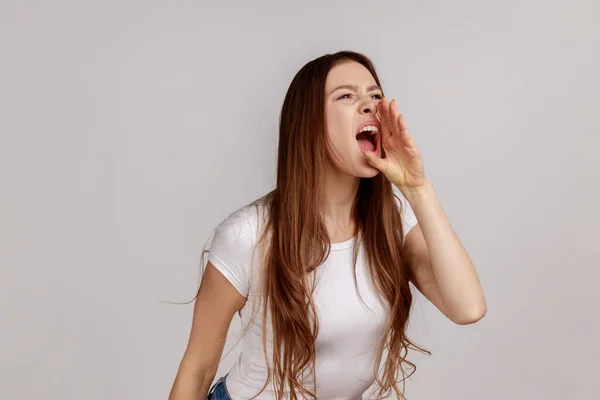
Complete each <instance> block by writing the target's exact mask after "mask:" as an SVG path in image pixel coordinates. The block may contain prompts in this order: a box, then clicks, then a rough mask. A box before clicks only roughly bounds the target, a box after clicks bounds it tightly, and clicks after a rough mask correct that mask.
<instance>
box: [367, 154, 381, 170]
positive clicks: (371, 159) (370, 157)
mask: <svg viewBox="0 0 600 400" xmlns="http://www.w3.org/2000/svg"><path fill="white" fill-rule="evenodd" d="M365 155H366V156H367V162H368V163H369V164H370V165H371V166H373V167H375V168H377V169H378V170H379V171H381V172H384V170H385V166H386V160H384V159H383V158H379V156H378V155H377V154H376V153H375V152H374V151H365Z"/></svg>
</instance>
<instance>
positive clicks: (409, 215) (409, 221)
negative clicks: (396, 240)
mask: <svg viewBox="0 0 600 400" xmlns="http://www.w3.org/2000/svg"><path fill="white" fill-rule="evenodd" d="M396 196H397V198H396V204H398V205H399V206H400V207H401V212H402V214H401V215H402V230H403V232H404V236H405V237H406V235H407V234H408V232H410V230H411V229H412V228H414V227H415V226H416V225H417V222H418V221H417V216H416V215H415V213H414V211H413V209H412V207H411V206H410V203H409V202H408V200H406V197H404V195H403V194H402V192H397V193H396Z"/></svg>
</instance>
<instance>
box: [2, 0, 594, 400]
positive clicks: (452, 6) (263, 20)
mask: <svg viewBox="0 0 600 400" xmlns="http://www.w3.org/2000/svg"><path fill="white" fill-rule="evenodd" d="M599 20H600V3H599V2H598V1H595V0H589V1H575V2H566V1H541V0H538V1H533V0H527V1H523V0H521V1H515V0H512V1H465V0H457V1H452V2H447V1H446V2H444V1H419V2H417V1H412V2H409V1H394V2H385V1H378V2H364V1H360V2H359V1H327V2H316V1H315V2H309V1H297V2H294V3H291V2H284V1H270V2H261V1H254V2H242V1H238V2H223V3H217V2H202V1H176V2H173V1H163V2H157V1H135V2H134V1H115V0H111V1H95V2H82V1H64V0H61V1H54V2H50V1H46V2H41V1H37V2H17V1H2V2H1V3H0V49H1V52H0V57H1V58H0V61H1V63H0V68H1V74H0V133H1V141H0V184H1V193H0V194H1V197H0V267H1V268H0V315H1V329H0V398H3V399H9V398H10V399H53V400H54V399H56V400H58V399H165V398H166V397H167V395H168V392H169V390H170V388H171V385H172V382H173V379H174V376H175V373H176V370H177V367H178V364H179V361H180V359H181V356H182V354H183V351H184V349H185V346H186V344H187V339H188V334H189V329H190V324H191V316H192V305H191V304H190V305H182V306H180V305H168V304H165V303H163V302H164V301H182V302H183V301H187V300H190V299H191V298H192V297H193V296H194V294H195V290H196V288H197V285H198V279H199V275H198V273H199V256H200V252H201V250H202V247H203V245H204V244H205V242H206V241H207V240H209V238H210V235H211V232H212V229H213V228H214V226H215V225H216V224H217V223H218V222H219V221H221V220H222V219H223V218H224V217H226V216H227V215H228V214H229V213H230V212H231V211H233V210H234V209H236V208H237V207H239V206H241V205H243V204H245V203H247V202H249V201H251V200H253V199H255V198H257V197H259V196H261V195H263V194H264V193H266V192H267V191H268V190H269V189H270V188H271V187H272V185H273V182H274V167H275V157H276V152H275V150H276V144H277V120H278V112H279V110H280V107H281V103H282V101H283V96H284V94H285V91H286V89H287V86H288V85H289V83H290V81H291V79H292V77H293V75H294V74H295V73H296V71H297V70H298V69H299V68H300V67H301V66H302V65H303V64H304V63H305V62H307V61H308V60H310V59H312V58H314V57H317V56H319V55H321V54H323V53H326V52H333V51H337V50H341V49H352V50H357V51H361V52H364V53H365V54H367V55H368V56H370V57H371V58H372V59H373V60H374V61H375V63H376V66H377V68H378V71H379V72H380V74H381V78H382V80H383V84H384V87H385V89H386V92H387V94H388V95H389V96H390V97H394V98H396V99H397V100H398V103H399V106H400V109H401V111H402V112H403V113H404V114H405V116H406V119H407V122H408V124H409V127H410V129H411V131H412V134H413V136H414V139H415V141H416V143H417V145H418V146H419V147H420V148H421V150H422V153H423V158H424V162H425V168H426V172H427V174H428V176H429V179H430V180H431V181H432V182H433V184H434V186H435V188H436V189H437V193H438V195H439V197H440V199H441V202H442V205H443V207H444V209H445V211H446V213H447V214H448V216H449V218H450V220H451V223H452V224H453V226H454V228H455V230H456V231H457V233H458V234H459V236H460V238H461V239H462V241H463V242H464V244H465V246H466V247H467V249H468V250H469V252H470V255H471V256H472V258H473V260H474V262H475V265H476V267H477V268H478V272H479V274H480V276H481V280H482V283H483V285H484V289H485V292H486V295H487V301H488V313H487V316H486V317H485V318H484V319H483V320H482V321H480V322H479V323H477V324H475V325H471V326H457V325H454V324H452V323H451V322H450V321H448V320H446V319H445V318H444V317H443V316H442V315H441V314H440V313H439V312H438V311H437V310H436V309H435V308H433V307H432V306H431V305H430V304H429V303H427V301H426V300H425V299H424V298H423V297H417V299H416V304H415V308H414V311H413V314H412V315H413V317H412V320H411V326H410V331H409V335H410V337H411V338H412V339H413V340H415V342H416V343H417V344H419V345H422V346H424V347H425V348H427V349H429V350H431V351H432V352H433V355H432V356H431V357H427V356H422V355H420V354H419V353H416V352H413V353H412V354H411V355H410V360H412V361H413V362H415V363H416V364H417V372H416V374H415V375H413V378H411V380H410V382H409V383H408V386H407V392H406V394H407V396H408V397H409V399H415V400H417V399H442V398H443V399H461V400H464V399H477V400H480V399H490V400H492V399H494V400H496V399H498V400H499V399H507V398H511V399H546V400H547V399H598V398H600V390H599V389H598V377H597V376H598V372H599V367H598V364H597V363H598V358H599V356H600V345H599V343H598V338H599V336H600V333H599V326H600V323H599V322H600V321H599V320H600V313H599V312H598V305H599V300H600V294H599V292H598V290H597V287H598V279H599V278H600V273H599V272H598V269H599V268H600V265H599V264H600V263H599V261H598V260H599V256H600V250H599V248H600V246H599V245H598V244H597V243H596V242H597V240H598V239H599V238H600V230H599V227H598V226H599V222H600V221H599V212H598V204H599V203H600V193H599V192H600V191H599V186H600V162H599V159H600V157H599V156H598V151H599V145H600V129H599V127H598V110H599V109H600V78H599V76H598V75H599V74H598V71H600V55H599V49H600V28H599V26H598V21H599ZM238 328H239V324H238V321H237V320H235V321H234V324H233V326H232V332H233V331H236V332H237V329H238ZM230 344H231V343H230ZM230 347H231V346H230V345H228V348H230ZM237 351H239V346H238V347H237V348H235V349H234V350H233V352H232V353H231V354H230V355H229V356H228V357H227V358H225V360H224V361H223V363H222V366H221V367H220V368H219V374H223V373H225V372H226V371H227V370H228V368H229V367H230V366H231V365H232V364H233V362H234V361H235V358H236V356H237Z"/></svg>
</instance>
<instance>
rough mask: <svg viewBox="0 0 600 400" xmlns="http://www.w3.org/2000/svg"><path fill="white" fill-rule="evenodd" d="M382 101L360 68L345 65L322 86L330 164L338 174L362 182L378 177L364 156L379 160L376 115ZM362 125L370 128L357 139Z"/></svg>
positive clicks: (369, 75)
mask: <svg viewBox="0 0 600 400" xmlns="http://www.w3.org/2000/svg"><path fill="white" fill-rule="evenodd" d="M381 97H382V91H381V89H380V88H379V87H378V86H377V83H376V82H375V79H374V78H373V76H372V75H371V73H370V72H369V70H368V69H367V68H365V67H364V66H363V65H362V64H360V63H357V62H355V61H346V62H342V63H340V64H337V65H336V66H335V67H333V68H332V69H331V70H330V71H329V74H328V75H327V79H326V82H325V124H326V129H327V135H328V137H329V140H330V142H331V146H332V148H333V153H334V154H332V159H333V160H332V161H333V164H334V167H335V168H336V169H338V170H339V171H341V172H344V173H346V174H348V175H352V176H356V177H361V178H370V177H373V176H376V175H377V174H378V172H379V171H378V170H377V169H376V168H374V167H372V166H370V165H369V164H368V162H367V158H366V156H365V155H364V153H363V152H364V150H365V149H369V150H371V151H375V152H376V153H377V154H378V155H380V156H381V144H380V142H381V140H380V134H379V130H380V125H379V120H378V117H377V116H376V115H375V113H376V106H377V103H379V101H380V100H381ZM365 125H367V126H371V128H366V129H367V130H368V131H369V132H366V133H362V134H361V135H358V134H359V131H360V130H361V127H364V126H365ZM373 132H375V134H373V135H370V134H372V133H373ZM357 136H358V138H357Z"/></svg>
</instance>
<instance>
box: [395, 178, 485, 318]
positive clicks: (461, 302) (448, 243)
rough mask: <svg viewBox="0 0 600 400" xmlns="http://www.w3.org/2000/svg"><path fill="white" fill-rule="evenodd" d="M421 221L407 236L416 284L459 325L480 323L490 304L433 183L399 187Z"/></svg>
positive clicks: (407, 248) (407, 245)
mask: <svg viewBox="0 0 600 400" xmlns="http://www.w3.org/2000/svg"><path fill="white" fill-rule="evenodd" d="M399 189H401V190H402V192H403V194H404V196H405V197H406V199H407V200H408V202H409V203H410V205H411V207H412V209H413V211H414V213H415V215H416V217H417V221H419V223H418V224H417V225H416V226H415V227H414V228H413V229H412V230H411V231H410V232H409V233H408V234H407V235H406V240H405V244H404V246H405V249H406V253H407V256H408V263H409V265H410V267H411V268H412V269H413V271H414V275H415V282H413V283H414V284H415V286H416V287H417V289H418V290H419V291H420V292H421V293H423V295H424V296H425V297H426V298H427V299H428V300H430V301H431V302H432V303H433V304H434V305H435V306H436V307H437V308H438V309H439V310H440V311H441V312H442V313H443V314H444V315H445V316H446V317H448V318H449V319H450V320H451V321H453V322H454V323H456V324H460V325H465V324H471V323H474V322H477V321H478V320H480V319H481V318H483V317H484V315H485V314H486V311H487V305H486V301H485V296H484V294H483V289H482V287H481V284H480V282H479V278H478V276H477V273H476V271H475V267H474V266H473V263H472V262H471V259H470V258H469V255H468V254H467V251H466V250H465V248H464V247H463V245H462V243H461V242H460V240H459V238H458V237H457V235H456V234H455V232H454V230H453V229H452V227H451V226H450V223H449V222H448V219H447V218H446V215H445V214H444V211H443V210H442V208H441V206H440V204H439V202H438V199H437V196H436V194H435V191H434V189H433V186H432V185H431V184H430V183H429V182H427V183H426V184H424V185H422V186H420V187H418V188H411V189H407V188H405V187H401V188H399Z"/></svg>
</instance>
